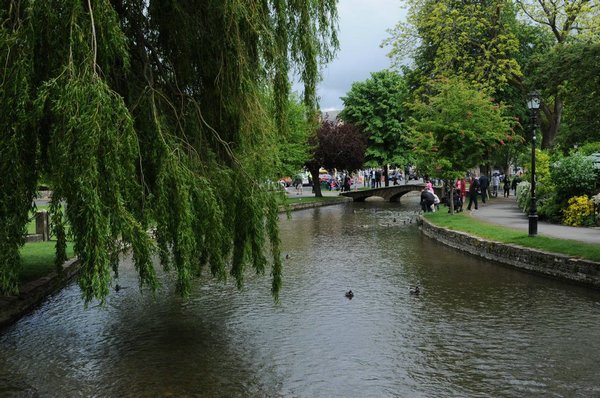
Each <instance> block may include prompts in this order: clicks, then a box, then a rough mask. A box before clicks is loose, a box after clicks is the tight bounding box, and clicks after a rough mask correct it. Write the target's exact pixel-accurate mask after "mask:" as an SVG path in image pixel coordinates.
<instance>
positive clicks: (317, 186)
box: [309, 167, 323, 198]
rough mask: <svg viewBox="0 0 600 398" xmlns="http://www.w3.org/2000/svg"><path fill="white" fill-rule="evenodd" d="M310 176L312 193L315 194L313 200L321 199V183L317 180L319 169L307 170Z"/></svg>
mask: <svg viewBox="0 0 600 398" xmlns="http://www.w3.org/2000/svg"><path fill="white" fill-rule="evenodd" d="M309 171H310V175H311V176H312V181H313V192H314V193H315V198H322V197H323V193H322V192H321V181H320V180H319V168H318V167H317V168H316V169H309Z"/></svg>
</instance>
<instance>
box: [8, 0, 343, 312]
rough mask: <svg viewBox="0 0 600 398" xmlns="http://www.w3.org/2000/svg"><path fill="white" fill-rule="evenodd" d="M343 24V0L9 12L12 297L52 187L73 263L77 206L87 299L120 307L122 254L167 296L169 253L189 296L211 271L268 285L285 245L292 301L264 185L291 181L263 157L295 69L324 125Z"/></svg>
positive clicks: (276, 281)
mask: <svg viewBox="0 0 600 398" xmlns="http://www.w3.org/2000/svg"><path fill="white" fill-rule="evenodd" d="M336 19H337V13H336V1H335V0H311V1H284V0H267V1H248V0H233V1H226V2H223V1H221V0H192V1H181V0H170V1H144V0H110V1H109V0H97V1H93V2H92V1H90V0H87V1H82V0H47V1H42V2H40V1H33V0H5V1H2V3H0V61H1V62H0V71H1V77H0V120H1V125H2V137H1V138H2V139H1V140H0V172H1V175H2V178H1V184H2V186H1V189H0V291H2V292H14V291H16V290H17V273H18V270H19V267H20V260H19V247H20V246H21V245H22V244H23V242H24V236H25V225H26V223H27V218H28V212H29V210H30V207H31V203H32V199H33V198H34V196H35V190H36V185H37V183H38V181H39V180H40V178H41V177H43V178H44V180H45V182H47V183H48V184H50V185H51V187H52V189H53V192H54V194H53V197H52V206H51V209H52V211H53V213H54V214H53V216H54V217H53V220H54V221H53V222H54V223H55V228H54V230H55V231H56V234H57V237H58V239H59V242H58V244H57V252H58V254H59V257H60V256H62V255H63V254H64V250H62V249H61V248H64V236H65V229H64V226H63V225H64V223H63V220H62V218H61V210H60V209H62V208H63V207H62V206H59V204H64V205H65V206H64V208H65V212H64V218H65V220H64V222H67V223H68V224H69V225H70V233H71V235H72V238H73V240H74V244H75V251H76V254H77V255H78V256H79V258H80V259H81V263H82V271H81V274H80V279H79V281H80V286H81V290H82V294H83V297H84V299H85V300H86V302H88V301H90V300H92V299H94V298H96V299H100V300H101V301H103V300H104V299H105V297H106V295H107V294H108V292H109V288H110V285H111V280H112V275H113V274H112V273H111V270H112V271H114V272H115V273H116V272H117V270H118V256H119V252H120V251H121V248H123V247H130V248H131V252H132V253H133V259H134V263H135V266H136V268H137V270H138V272H139V275H140V285H144V286H150V287H151V288H155V287H156V286H157V283H158V282H157V278H156V275H155V269H154V266H153V263H152V255H153V253H154V252H158V254H159V257H160V260H161V263H162V264H163V266H164V267H165V269H167V270H174V271H175V273H176V275H177V282H178V288H179V291H180V292H181V293H182V294H184V295H187V294H189V293H190V289H191V285H190V284H191V280H192V278H193V276H195V275H198V274H199V273H200V272H201V271H202V270H203V269H205V268H208V269H209V270H210V272H211V273H212V274H213V275H214V276H215V277H217V278H219V279H225V278H226V277H227V274H228V273H229V274H230V275H231V276H232V277H233V278H234V279H235V281H236V282H237V284H238V285H239V286H241V284H242V283H243V278H244V269H245V268H246V266H248V265H251V266H252V267H253V268H254V269H255V270H256V272H259V273H262V272H264V270H265V268H266V266H267V263H268V261H267V257H266V255H265V253H264V248H265V246H266V243H267V242H270V248H271V256H272V260H271V263H272V264H271V274H272V276H273V281H272V291H273V293H274V294H275V295H277V292H278V291H279V288H280V286H281V272H282V269H281V259H280V253H279V239H278V231H277V206H276V200H275V198H274V197H273V195H272V194H271V193H269V192H268V191H267V190H266V189H265V186H264V183H263V182H264V181H265V179H266V178H269V177H270V176H272V174H273V173H275V172H276V170H274V169H273V167H272V163H273V162H272V159H270V154H269V152H268V151H265V150H264V148H268V147H271V146H272V142H273V141H274V140H276V139H277V136H276V135H277V132H278V131H281V129H283V128H285V124H286V109H287V100H288V94H289V87H290V85H289V82H288V76H289V73H290V72H291V71H294V70H295V71H297V72H298V74H299V75H300V77H301V79H302V81H303V82H304V87H305V90H304V98H303V101H304V103H305V104H306V106H307V109H308V112H309V114H314V108H315V104H316V98H315V87H316V83H317V80H318V73H319V72H318V69H319V63H320V62H327V61H328V60H330V59H331V57H332V55H333V51H334V50H335V48H336V47H337V39H336V33H335V31H336ZM265 90H272V92H273V96H274V108H275V112H274V114H275V117H273V116H272V113H270V112H269V110H268V109H267V107H266V106H265V102H264V101H262V98H263V95H264V92H265ZM273 124H275V125H276V126H278V127H279V128H272V125H273ZM149 229H153V230H155V236H156V243H154V241H153V240H151V239H150V238H149V236H148V234H147V230H149ZM59 260H60V258H59Z"/></svg>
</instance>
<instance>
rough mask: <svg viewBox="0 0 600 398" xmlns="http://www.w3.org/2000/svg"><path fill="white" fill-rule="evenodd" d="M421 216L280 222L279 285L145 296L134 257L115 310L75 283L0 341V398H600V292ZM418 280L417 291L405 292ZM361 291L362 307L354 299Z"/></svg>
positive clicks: (355, 214)
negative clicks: (454, 243) (432, 231)
mask: <svg viewBox="0 0 600 398" xmlns="http://www.w3.org/2000/svg"><path fill="white" fill-rule="evenodd" d="M413 220H414V213H413V212H412V207H409V206H407V205H402V204H386V203H381V202H379V203H370V202H367V203H362V204H354V203H350V204H346V205H339V206H331V207H323V208H318V209H313V210H304V211H299V212H295V213H293V214H292V219H291V220H287V219H285V218H282V221H281V230H282V232H281V237H282V242H283V247H284V253H285V254H289V258H288V259H286V260H285V276H284V287H283V290H282V292H281V301H280V303H279V304H275V303H274V302H273V300H272V298H271V296H270V293H269V289H270V279H269V277H268V275H267V276H262V277H261V276H258V277H257V276H255V275H253V274H252V273H248V277H247V280H246V284H245V287H244V289H243V290H242V291H241V292H240V291H238V290H237V289H236V288H235V286H234V283H231V282H229V283H227V284H225V285H224V284H221V283H218V282H214V281H212V280H211V279H210V278H208V277H206V278H203V279H202V281H201V283H198V285H197V287H196V289H195V291H194V294H193V296H192V298H191V299H190V300H183V299H180V298H178V297H177V296H176V295H174V294H172V292H173V285H174V284H173V283H172V281H171V280H170V279H169V278H167V277H164V276H163V287H162V288H161V291H160V292H159V293H158V294H157V295H156V297H153V296H152V295H151V294H149V293H148V292H140V290H139V289H138V287H137V279H136V277H135V274H134V272H132V270H131V268H132V266H131V264H130V262H129V261H128V259H124V260H123V264H122V271H121V276H120V280H119V283H120V284H121V285H122V286H124V287H125V288H124V289H121V290H120V291H119V292H114V293H113V294H112V295H111V296H110V298H109V300H108V304H107V305H106V306H105V307H104V308H100V307H97V306H90V308H88V309H84V308H83V305H82V301H81V298H80V292H79V289H78V287H77V285H76V284H71V285H69V286H68V287H67V288H66V289H64V290H63V291H61V292H60V293H58V294H56V295H54V296H52V297H51V298H49V299H48V300H47V301H46V302H45V303H44V304H43V305H42V306H41V307H40V308H38V309H37V310H36V311H34V312H33V313H31V314H30V315H28V316H26V317H24V318H22V319H21V320H20V321H19V322H17V323H16V324H14V325H12V326H10V327H8V328H5V329H4V330H2V331H0V397H12V396H15V397H21V396H24V397H27V396H31V397H35V396H40V397H80V396H81V397H92V396H97V397H538V396H539V397H593V396H600V373H599V370H598V369H599V368H600V366H599V365H600V359H599V358H600V292H598V291H594V290H589V289H586V288H582V287H578V286H573V285H570V284H566V283H562V282H558V281H553V280H550V279H546V278H543V277H539V276H535V275H530V274H526V273H522V272H518V271H514V270H511V269H509V268H506V267H503V266H501V265H498V264H494V263H490V262H487V261H482V260H480V259H477V258H473V257H470V256H466V255H463V254H461V253H459V252H457V251H454V250H452V249H449V248H446V247H444V246H441V245H439V244H437V243H436V242H434V241H432V240H430V239H428V238H426V237H423V236H422V235H421V234H420V232H419V230H418V229H417V227H416V226H415V224H414V222H413ZM416 284H418V285H419V286H420V287H421V294H420V295H419V296H414V295H411V294H409V287H410V286H411V285H416ZM349 289H352V290H353V292H354V294H355V296H354V298H353V299H352V300H349V299H347V298H346V297H345V296H344V292H345V291H347V290H349Z"/></svg>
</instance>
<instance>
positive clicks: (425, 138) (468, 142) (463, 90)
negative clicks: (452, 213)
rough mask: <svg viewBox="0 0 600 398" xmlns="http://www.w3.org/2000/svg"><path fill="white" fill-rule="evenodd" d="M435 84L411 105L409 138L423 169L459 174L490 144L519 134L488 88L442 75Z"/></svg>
mask: <svg viewBox="0 0 600 398" xmlns="http://www.w3.org/2000/svg"><path fill="white" fill-rule="evenodd" d="M431 88H432V94H431V95H427V96H425V97H424V99H422V100H421V99H419V100H417V101H416V102H415V103H414V104H412V106H411V107H412V110H413V112H414V113H413V117H412V118H411V128H412V133H411V136H410V139H411V143H412V144H413V151H414V153H415V155H416V156H417V158H418V163H417V164H418V167H419V168H420V169H421V170H422V171H423V172H426V173H428V174H430V175H432V176H437V177H440V178H442V179H446V180H454V179H455V178H458V177H462V176H464V173H465V172H466V171H467V170H468V169H470V168H473V167H475V166H476V165H478V164H479V163H480V162H481V159H483V158H484V157H485V155H486V153H487V152H489V151H490V150H493V149H495V148H497V147H499V146H502V145H504V144H505V143H506V142H510V141H513V140H516V139H518V136H516V135H515V134H514V133H513V130H512V129H513V126H514V119H513V118H511V117H506V116H504V115H503V108H504V107H503V106H502V105H500V104H497V103H495V102H494V101H493V100H492V99H490V97H489V96H487V95H486V94H485V93H484V92H483V91H480V90H476V89H474V88H473V87H472V86H471V85H470V84H469V83H467V82H463V81H461V80H458V79H451V80H447V79H441V80H438V81H436V82H435V84H434V85H432V87H431ZM451 203H452V201H451Z"/></svg>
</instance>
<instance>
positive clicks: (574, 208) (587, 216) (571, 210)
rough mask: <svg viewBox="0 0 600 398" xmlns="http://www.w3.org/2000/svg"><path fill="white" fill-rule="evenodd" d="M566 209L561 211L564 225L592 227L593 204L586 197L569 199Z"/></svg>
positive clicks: (593, 219)
mask: <svg viewBox="0 0 600 398" xmlns="http://www.w3.org/2000/svg"><path fill="white" fill-rule="evenodd" d="M568 204H569V205H568V206H567V208H566V209H565V210H564V211H563V222H564V223H565V224H566V225H572V226H580V225H586V226H590V225H594V224H595V223H596V220H595V214H594V203H593V202H592V200H591V199H590V198H588V196H587V195H583V196H574V197H572V198H570V199H569V201H568Z"/></svg>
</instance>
